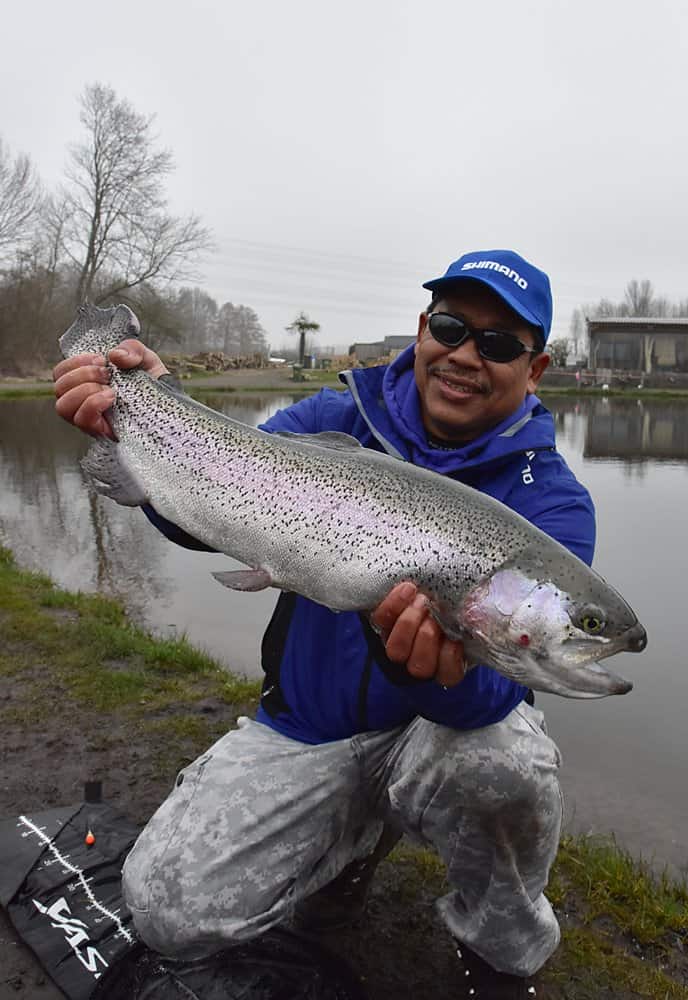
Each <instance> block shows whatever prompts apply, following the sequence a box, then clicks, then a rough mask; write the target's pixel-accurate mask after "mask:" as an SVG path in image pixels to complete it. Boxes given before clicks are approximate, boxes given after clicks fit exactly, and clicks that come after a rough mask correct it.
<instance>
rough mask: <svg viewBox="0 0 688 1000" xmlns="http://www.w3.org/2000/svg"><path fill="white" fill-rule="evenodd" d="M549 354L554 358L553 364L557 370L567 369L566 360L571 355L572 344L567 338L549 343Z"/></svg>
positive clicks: (560, 338)
mask: <svg viewBox="0 0 688 1000" xmlns="http://www.w3.org/2000/svg"><path fill="white" fill-rule="evenodd" d="M547 353H548V354H549V355H550V357H551V358H552V364H553V365H554V367H555V368H565V367H566V359H567V358H568V356H569V354H570V353H571V344H570V342H569V341H568V340H567V339H566V337H559V338H558V339H557V340H551V341H550V342H549V344H548V345H547Z"/></svg>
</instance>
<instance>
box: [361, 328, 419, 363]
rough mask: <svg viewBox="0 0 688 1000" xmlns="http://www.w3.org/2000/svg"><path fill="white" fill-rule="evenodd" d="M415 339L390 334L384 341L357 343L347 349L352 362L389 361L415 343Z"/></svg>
mask: <svg viewBox="0 0 688 1000" xmlns="http://www.w3.org/2000/svg"><path fill="white" fill-rule="evenodd" d="M415 340H416V338H415V337H406V336H401V335H396V334H392V335H391V336H389V337H385V339H384V340H374V341H369V342H368V343H365V342H361V341H358V342H357V343H355V344H352V345H351V347H350V348H349V355H350V357H351V358H352V362H359V364H366V363H367V362H369V361H381V360H382V359H383V358H384V359H385V360H391V359H392V358H395V357H396V356H397V354H400V353H401V351H403V350H404V348H405V347H408V346H409V344H413V343H415Z"/></svg>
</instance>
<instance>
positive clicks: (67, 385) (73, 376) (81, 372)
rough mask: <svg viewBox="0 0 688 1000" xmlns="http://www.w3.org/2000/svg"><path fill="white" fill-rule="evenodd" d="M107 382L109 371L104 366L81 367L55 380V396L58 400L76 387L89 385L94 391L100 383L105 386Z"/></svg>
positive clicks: (108, 380)
mask: <svg viewBox="0 0 688 1000" xmlns="http://www.w3.org/2000/svg"><path fill="white" fill-rule="evenodd" d="M109 382H110V369H109V368H106V367H105V365H81V366H80V367H79V368H73V369H72V370H71V371H68V372H65V373H64V374H62V375H60V376H58V378H57V379H56V380H55V395H56V396H57V398H58V399H60V397H61V396H64V394H65V393H66V392H70V390H72V389H74V388H75V387H76V386H80V385H90V386H92V387H93V388H94V389H95V388H98V387H99V385H100V383H102V384H104V385H107V384H108V383H109Z"/></svg>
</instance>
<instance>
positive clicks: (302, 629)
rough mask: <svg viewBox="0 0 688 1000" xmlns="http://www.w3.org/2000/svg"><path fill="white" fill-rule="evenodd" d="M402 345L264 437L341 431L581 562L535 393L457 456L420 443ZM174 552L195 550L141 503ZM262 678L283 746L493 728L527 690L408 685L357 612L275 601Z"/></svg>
mask: <svg viewBox="0 0 688 1000" xmlns="http://www.w3.org/2000/svg"><path fill="white" fill-rule="evenodd" d="M413 358H414V355H413V346H411V347H409V348H407V349H406V350H405V351H403V352H402V353H401V354H400V355H399V356H398V357H397V358H396V359H395V361H394V362H393V363H392V364H391V365H389V366H380V367H376V368H368V369H359V370H356V371H351V372H345V373H343V375H342V376H340V378H342V380H343V381H344V382H345V383H346V385H347V387H348V391H345V392H336V391H335V390H333V389H324V390H322V391H321V392H319V393H318V394H317V395H315V396H311V397H308V398H306V399H303V400H301V401H300V402H298V403H295V404H294V405H293V406H290V407H289V408H288V409H286V410H280V411H278V412H277V413H275V414H274V416H272V417H271V418H270V419H269V420H268V421H267V422H266V423H265V424H263V425H262V428H263V430H266V431H269V432H275V431H292V432H296V433H301V434H312V433H317V432H319V431H342V432H344V433H347V434H351V435H352V436H353V437H355V438H357V439H358V440H359V441H360V442H361V444H363V445H364V446H365V447H368V448H374V449H376V450H377V451H386V452H388V453H389V454H391V455H393V456H395V457H397V458H400V459H403V460H405V461H410V462H413V463H414V464H416V465H420V466H423V467H424V468H428V469H432V470H434V471H435V472H439V473H441V474H443V475H447V476H450V477H451V478H452V479H456V480H458V481H459V482H462V483H465V484H466V485H468V486H472V487H474V488H475V489H478V490H481V491H482V492H484V493H487V494H489V495H490V496H492V497H494V498H495V499H497V500H500V501H502V502H503V503H505V504H506V505H507V506H509V507H511V508H512V509H513V510H515V511H517V512H518V513H519V514H521V515H522V516H523V517H525V518H527V519H528V520H529V521H531V522H532V523H533V524H535V525H537V527H539V528H540V529H541V530H542V531H545V532H546V533H547V534H548V535H551V536H552V537H553V538H555V539H556V540H557V541H559V542H561V543H562V545H565V546H566V547H567V548H568V549H570V550H571V551H572V552H574V553H575V554H576V555H577V556H579V557H580V558H581V559H583V560H584V561H585V562H587V563H588V564H590V563H591V561H592V556H593V549H594V543H595V513H594V508H593V505H592V501H591V499H590V496H589V494H588V492H587V490H585V489H584V488H583V487H582V486H581V485H580V483H579V482H578V481H577V480H576V478H575V477H574V475H573V473H572V472H571V471H570V469H569V468H568V466H567V465H566V462H565V461H564V459H563V458H562V457H561V455H559V454H558V453H557V451H556V449H555V441H554V422H553V420H552V416H551V414H550V413H549V412H548V411H547V410H546V409H545V408H544V406H542V404H541V403H540V401H539V400H538V399H537V397H535V396H527V397H526V399H525V401H524V402H523V404H522V405H521V406H520V407H519V408H518V410H517V411H516V412H515V413H513V414H512V415H511V416H510V417H508V418H507V419H506V420H504V421H503V422H502V423H501V424H499V425H498V426H496V427H493V428H491V429H490V430H489V431H487V432H486V433H485V434H483V435H481V436H480V437H478V438H476V439H475V440H473V441H471V442H470V444H467V445H465V446H464V447H462V448H457V449H451V450H448V449H445V448H441V447H437V446H436V445H435V444H433V443H432V442H429V441H428V438H427V435H426V433H425V430H424V427H423V423H422V420H421V412H420V403H419V397H418V392H417V389H416V383H415V378H414V373H413ZM144 509H145V510H146V513H147V515H148V516H149V518H150V519H151V520H152V521H153V523H154V524H155V525H156V526H157V527H158V528H159V529H160V530H161V531H163V532H164V533H165V534H166V535H167V536H168V537H169V538H171V539H172V540H174V541H177V542H179V543H180V544H182V545H188V546H190V547H194V548H196V547H204V546H199V545H198V543H194V540H193V539H191V538H189V536H187V535H186V534H185V533H183V532H181V531H180V530H179V529H178V528H176V527H175V526H174V525H171V524H169V522H166V521H163V519H162V518H160V517H159V515H157V514H156V513H155V512H154V511H153V510H152V509H151V508H147V509H146V508H144ZM262 663H263V669H264V670H265V682H264V685H263V694H262V697H261V704H260V707H259V710H258V714H257V718H258V720H259V721H260V722H263V723H265V724H266V725H268V726H271V727H272V728H274V729H276V730H277V731H278V732H280V733H283V734H284V735H285V736H288V737H290V738H292V739H297V740H301V741H303V742H305V743H326V742H329V741H331V740H338V739H344V738H347V737H349V736H352V735H354V734H355V733H357V732H363V731H366V730H375V729H390V728H393V727H396V726H399V725H405V724H407V723H408V722H410V721H411V720H412V719H413V718H414V717H415V716H416V715H421V716H424V717H425V718H428V719H431V720H433V721H435V722H438V723H442V724H444V725H447V726H452V727H454V728H457V729H473V728H477V727H481V726H487V725H490V724H491V723H494V722H498V721H500V720H501V719H503V718H504V717H505V716H506V715H508V713H509V712H510V711H511V710H512V709H513V708H514V707H515V706H516V705H517V704H518V703H519V702H520V701H522V700H523V698H524V697H525V696H526V694H527V689H526V688H524V687H522V686H520V685H518V684H516V683H514V682H513V681H510V680H508V679H506V678H504V677H502V676H501V675H500V674H498V673H497V672H496V671H495V670H492V669H491V668H489V667H486V666H477V667H475V668H474V669H472V670H471V671H469V673H468V674H467V675H466V677H465V678H464V680H463V681H462V682H461V683H460V684H458V685H456V686H455V687H451V688H448V689H444V688H443V687H441V686H440V685H439V684H436V683H435V682H434V681H418V680H416V679H413V678H411V677H410V676H409V675H408V674H407V673H406V671H405V669H404V667H403V666H400V665H398V664H393V663H392V662H391V661H389V660H388V659H387V657H386V656H385V653H384V648H383V646H382V643H381V642H380V641H379V639H378V638H377V637H376V636H375V634H374V633H373V632H372V630H371V629H370V627H369V626H368V624H367V622H366V619H365V618H364V616H362V615H358V614H356V613H354V612H342V613H339V614H338V613H335V612H332V611H330V610H329V609H328V608H325V607H323V606H322V605H319V604H315V603H314V602H312V601H309V600H308V599H306V598H304V597H301V596H299V595H296V594H291V593H290V594H282V595H281V596H280V598H279V600H278V602H277V606H276V608H275V612H274V614H273V616H272V619H271V621H270V624H269V625H268V628H267V631H266V633H265V636H264V638H263V644H262Z"/></svg>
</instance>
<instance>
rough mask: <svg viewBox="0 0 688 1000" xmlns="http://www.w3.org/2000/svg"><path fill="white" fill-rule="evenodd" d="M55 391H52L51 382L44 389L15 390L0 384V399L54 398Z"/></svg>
mask: <svg viewBox="0 0 688 1000" xmlns="http://www.w3.org/2000/svg"><path fill="white" fill-rule="evenodd" d="M54 395H55V390H54V389H53V384H52V382H51V383H50V385H49V386H48V385H46V387H45V388H44V389H17V388H10V387H8V386H4V385H3V384H2V382H0V399H31V398H34V397H35V398H38V397H42V396H54Z"/></svg>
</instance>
